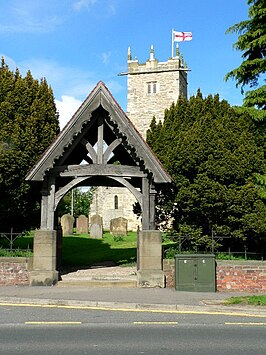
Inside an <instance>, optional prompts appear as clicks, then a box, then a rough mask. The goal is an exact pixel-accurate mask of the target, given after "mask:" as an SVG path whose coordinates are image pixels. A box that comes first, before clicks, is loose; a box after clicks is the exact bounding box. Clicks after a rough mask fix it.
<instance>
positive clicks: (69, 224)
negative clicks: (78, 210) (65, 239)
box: [61, 213, 74, 235]
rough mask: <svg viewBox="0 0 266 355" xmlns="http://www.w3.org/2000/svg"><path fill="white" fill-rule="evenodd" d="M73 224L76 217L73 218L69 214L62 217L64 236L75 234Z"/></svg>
mask: <svg viewBox="0 0 266 355" xmlns="http://www.w3.org/2000/svg"><path fill="white" fill-rule="evenodd" d="M73 224H74V217H73V216H71V215H70V214H69V213H68V214H64V215H63V216H62V217H61V226H62V231H63V235H72V234H73Z"/></svg>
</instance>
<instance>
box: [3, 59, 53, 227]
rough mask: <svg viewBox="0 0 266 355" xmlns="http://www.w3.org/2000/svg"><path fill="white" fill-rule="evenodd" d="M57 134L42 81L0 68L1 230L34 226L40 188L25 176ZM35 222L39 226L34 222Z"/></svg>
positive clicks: (48, 94)
mask: <svg viewBox="0 0 266 355" xmlns="http://www.w3.org/2000/svg"><path fill="white" fill-rule="evenodd" d="M58 132H59V120H58V114H57V112H56V107H55V103H54V98H53V92H52V90H51V88H49V87H48V85H47V82H46V80H45V79H42V80H41V81H40V82H39V81H38V80H35V79H33V77H32V75H31V73H30V72H28V73H27V75H26V76H25V77H24V78H23V77H22V76H21V74H20V72H19V70H18V69H17V70H16V71H15V72H12V71H11V70H10V69H9V67H8V66H7V64H6V63H5V62H4V59H2V62H1V67H0V196H1V197H0V226H1V228H0V230H1V231H8V230H9V229H10V227H14V228H16V229H20V230H21V229H22V228H23V229H24V228H27V227H31V226H36V223H38V222H39V221H38V219H39V216H38V210H39V203H38V201H39V199H40V194H39V191H40V189H39V187H38V188H36V186H33V187H31V186H29V184H28V183H26V181H25V176H26V174H27V172H28V171H29V170H30V168H31V167H32V166H33V165H34V163H35V162H36V161H37V159H38V158H39V156H40V155H41V154H42V153H43V152H44V150H45V149H46V148H47V146H48V145H49V144H50V143H51V141H52V140H53V139H54V138H55V135H56V134H57V133H58ZM37 221H38V222H37Z"/></svg>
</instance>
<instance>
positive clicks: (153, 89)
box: [147, 81, 158, 94]
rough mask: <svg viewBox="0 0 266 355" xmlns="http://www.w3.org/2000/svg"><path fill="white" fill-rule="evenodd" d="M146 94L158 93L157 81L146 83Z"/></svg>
mask: <svg viewBox="0 0 266 355" xmlns="http://www.w3.org/2000/svg"><path fill="white" fill-rule="evenodd" d="M147 92H148V94H156V93H157V92H158V84H157V81H150V82H148V83H147Z"/></svg>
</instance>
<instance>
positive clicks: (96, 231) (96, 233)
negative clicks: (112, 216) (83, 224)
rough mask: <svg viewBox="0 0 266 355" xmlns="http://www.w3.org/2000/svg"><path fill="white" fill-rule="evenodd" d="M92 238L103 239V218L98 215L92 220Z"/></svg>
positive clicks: (92, 217)
mask: <svg viewBox="0 0 266 355" xmlns="http://www.w3.org/2000/svg"><path fill="white" fill-rule="evenodd" d="M90 237H91V238H96V239H100V238H102V237H103V218H102V217H101V216H100V215H98V214H95V215H94V216H91V218H90Z"/></svg>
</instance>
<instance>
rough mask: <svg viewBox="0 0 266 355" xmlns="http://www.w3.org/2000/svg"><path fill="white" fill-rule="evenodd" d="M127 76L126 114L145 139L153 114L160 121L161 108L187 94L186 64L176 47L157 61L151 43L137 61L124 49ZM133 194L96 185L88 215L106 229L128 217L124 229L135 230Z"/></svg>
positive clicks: (136, 220)
mask: <svg viewBox="0 0 266 355" xmlns="http://www.w3.org/2000/svg"><path fill="white" fill-rule="evenodd" d="M127 64H128V71H127V73H121V74H119V75H127V115H128V117H129V118H130V120H131V122H132V123H133V124H134V126H135V127H136V128H137V130H138V131H139V133H140V134H141V135H142V136H143V137H144V139H146V132H147V130H148V128H149V126H150V123H151V120H152V118H153V117H156V120H157V122H158V121H159V120H161V121H163V119H164V111H165V109H167V108H169V107H170V106H171V105H172V103H173V102H174V103H176V101H177V99H178V98H179V97H180V96H183V97H187V71H188V69H187V67H186V64H185V62H184V61H183V58H182V56H181V55H180V54H179V52H178V50H176V53H175V57H173V58H169V59H168V61H167V62H158V60H157V59H156V58H155V55H154V48H153V46H151V49H150V56H149V59H148V60H147V61H146V63H144V64H140V63H139V62H138V60H137V59H132V56H131V50H130V48H129V49H128V58H127ZM134 203H136V199H135V197H134V196H133V195H132V194H131V193H129V191H128V190H127V189H125V188H124V187H102V188H97V192H96V193H95V194H94V196H93V201H92V204H91V210H90V216H92V215H94V214H99V215H101V216H102V217H103V228H104V229H105V230H109V228H110V220H111V219H112V218H117V217H124V218H126V219H127V220H128V230H136V229H137V227H138V226H140V225H141V222H140V219H138V218H137V216H136V215H135V214H134V213H133V205H134Z"/></svg>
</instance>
